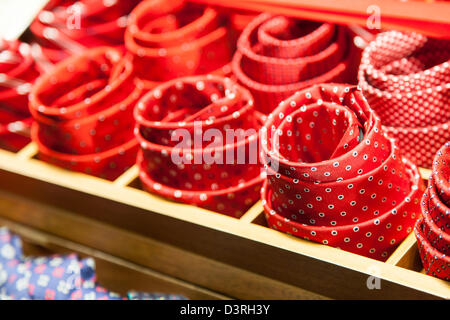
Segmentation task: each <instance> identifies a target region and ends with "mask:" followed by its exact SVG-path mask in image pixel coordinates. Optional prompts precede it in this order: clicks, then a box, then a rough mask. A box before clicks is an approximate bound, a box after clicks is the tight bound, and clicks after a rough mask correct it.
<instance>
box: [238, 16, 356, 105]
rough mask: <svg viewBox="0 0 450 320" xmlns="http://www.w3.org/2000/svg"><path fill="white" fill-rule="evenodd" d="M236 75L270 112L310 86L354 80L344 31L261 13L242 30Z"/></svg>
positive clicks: (348, 39) (344, 29) (347, 38)
mask: <svg viewBox="0 0 450 320" xmlns="http://www.w3.org/2000/svg"><path fill="white" fill-rule="evenodd" d="M237 47H238V50H237V52H236V53H235V55H234V58H233V65H232V68H233V73H234V74H235V76H236V78H237V79H238V81H239V82H240V83H242V84H243V85H244V86H246V87H247V88H249V90H250V91H251V93H252V95H253V96H254V98H255V106H256V107H257V109H258V110H260V111H262V112H264V113H269V112H270V111H271V110H273V109H274V107H275V106H277V105H278V103H279V102H280V101H282V100H284V99H286V98H287V97H289V96H291V95H292V94H293V93H294V92H296V91H298V90H301V89H303V88H306V87H308V86H310V85H313V84H316V83H322V82H332V81H337V82H339V81H343V82H346V81H350V73H351V72H350V71H351V69H352V68H351V58H352V57H353V54H354V50H352V45H351V38H350V34H349V32H348V31H347V29H346V28H344V27H338V26H335V25H332V24H329V23H323V24H322V23H316V22H310V21H303V20H297V19H292V18H287V17H283V16H274V15H270V14H266V13H265V14H261V15H259V16H258V17H257V18H255V19H254V20H253V21H252V22H251V23H250V24H249V25H248V26H247V27H246V28H245V30H244V31H243V32H242V34H241V36H240V38H239V40H238V43H237Z"/></svg>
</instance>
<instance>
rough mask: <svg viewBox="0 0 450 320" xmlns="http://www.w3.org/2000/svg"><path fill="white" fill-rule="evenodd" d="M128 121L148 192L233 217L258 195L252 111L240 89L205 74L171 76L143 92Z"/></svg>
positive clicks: (248, 98)
mask: <svg viewBox="0 0 450 320" xmlns="http://www.w3.org/2000/svg"><path fill="white" fill-rule="evenodd" d="M135 118H136V121H137V127H136V130H135V135H136V137H137V139H138V141H139V143H140V146H141V151H140V153H139V156H138V164H139V167H140V170H141V173H140V178H141V181H142V183H143V185H144V187H145V188H146V189H147V190H149V191H150V192H152V193H156V194H159V195H162V196H164V197H167V198H170V199H173V200H175V201H181V202H184V203H189V204H194V205H197V206H200V207H203V208H206V209H209V210H212V211H216V212H221V213H224V214H227V215H230V216H234V217H239V216H241V215H242V214H243V213H245V211H246V210H247V209H248V208H249V207H250V206H251V205H252V204H253V203H254V202H256V201H257V199H258V198H259V189H260V184H261V182H262V178H261V177H260V174H261V172H260V164H259V161H258V160H259V155H258V152H257V148H258V132H257V131H256V130H255V129H253V128H258V127H259V125H258V118H259V116H258V115H257V113H255V110H254V108H253V98H252V96H251V95H250V93H249V92H248V91H247V90H246V89H244V88H242V87H241V86H239V85H237V84H236V83H234V82H233V81H232V80H230V79H228V78H223V77H218V76H212V75H208V76H198V77H186V78H180V79H175V80H172V81H168V82H166V83H164V84H162V85H160V86H157V87H155V88H154V89H153V90H152V91H150V92H149V93H147V94H146V95H145V96H144V97H143V98H142V99H141V100H140V101H139V103H138V104H137V107H136V109H135ZM233 129H234V130H237V131H232V130H233ZM240 130H242V131H240ZM244 130H251V131H247V132H245V131H244ZM227 131H228V132H231V133H233V134H234V133H236V139H235V138H234V137H233V140H228V139H227V138H226V133H227ZM208 134H211V136H210V137H207V136H208ZM181 137H182V139H180V138H181ZM230 153H231V156H230ZM252 156H253V158H252ZM174 157H175V158H174Z"/></svg>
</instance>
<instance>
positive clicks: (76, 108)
mask: <svg viewBox="0 0 450 320" xmlns="http://www.w3.org/2000/svg"><path fill="white" fill-rule="evenodd" d="M141 93H142V89H141V86H140V85H139V83H138V82H137V81H136V79H134V76H133V64H132V63H131V61H130V60H128V59H125V58H123V56H122V54H121V52H120V51H119V50H117V49H114V48H111V47H99V48H95V49H90V50H87V51H86V52H84V53H83V54H81V55H76V56H72V57H70V58H68V59H66V60H64V61H62V62H60V63H59V64H57V65H56V66H55V67H54V69H53V70H52V71H51V72H49V73H46V74H44V75H43V76H41V77H40V78H39V79H38V80H37V81H36V83H35V85H34V87H33V90H32V92H31V95H30V111H31V113H32V115H33V117H34V119H35V123H34V125H33V127H32V131H31V133H32V138H33V140H34V141H35V142H36V143H37V145H38V148H39V157H40V159H42V160H45V161H48V162H50V163H53V164H56V165H58V166H61V167H64V168H67V169H70V170H74V171H80V172H85V173H88V174H92V175H95V176H100V177H103V178H106V179H115V178H116V177H118V176H119V175H120V174H122V173H123V172H124V171H125V170H126V169H127V168H129V167H131V166H132V165H133V164H134V162H135V158H136V152H137V149H138V146H137V142H136V140H135V139H134V135H133V127H134V120H133V107H134V105H135V103H136V101H137V100H138V99H139V97H140V96H141Z"/></svg>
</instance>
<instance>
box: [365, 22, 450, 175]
mask: <svg viewBox="0 0 450 320" xmlns="http://www.w3.org/2000/svg"><path fill="white" fill-rule="evenodd" d="M449 63H450V41H449V40H438V39H432V38H427V37H425V36H423V35H421V34H417V33H402V32H398V31H390V32H385V33H381V34H379V35H378V36H377V37H376V39H375V40H374V41H372V42H371V43H370V44H369V45H368V46H367V48H366V49H365V50H364V52H363V57H362V61H361V65H360V69H359V74H358V79H359V85H360V86H361V88H362V89H363V91H364V94H365V96H366V97H367V99H368V101H369V103H370V105H371V106H372V108H373V109H374V110H375V111H376V112H377V113H378V114H379V116H380V117H381V119H382V121H383V125H384V130H385V131H386V132H387V133H388V134H389V135H390V136H392V137H394V138H395V139H397V143H398V145H399V147H400V149H402V151H403V153H404V154H405V155H406V156H407V157H408V158H409V159H411V160H412V161H413V162H414V163H416V164H417V165H419V166H422V167H429V165H430V164H431V162H432V161H433V157H434V155H435V153H436V152H437V150H438V149H439V148H440V146H441V145H442V144H444V143H445V142H446V141H448V140H449V139H450V129H449V128H450V65H449Z"/></svg>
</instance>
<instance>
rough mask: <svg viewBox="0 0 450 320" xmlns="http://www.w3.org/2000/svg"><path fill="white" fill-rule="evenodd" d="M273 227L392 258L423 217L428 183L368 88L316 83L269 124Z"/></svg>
mask: <svg viewBox="0 0 450 320" xmlns="http://www.w3.org/2000/svg"><path fill="white" fill-rule="evenodd" d="M263 134H264V136H263V138H262V146H263V148H264V153H265V162H266V163H265V168H266V170H267V173H268V175H267V180H266V182H265V183H264V186H263V188H262V191H261V195H262V201H263V205H264V209H265V214H266V218H267V222H268V224H269V226H270V227H272V228H274V229H277V230H280V231H283V232H286V233H289V234H292V235H295V236H298V237H302V238H305V239H308V240H312V241H316V242H320V243H323V244H327V245H330V246H333V247H338V248H341V249H342V250H345V251H349V252H353V253H357V254H359V255H363V256H367V257H370V258H374V259H377V260H386V259H387V257H388V256H389V255H390V254H391V253H392V252H393V250H394V249H395V248H396V246H397V245H398V244H399V243H400V242H401V241H402V240H403V239H404V238H405V237H406V236H407V235H408V234H409V233H410V232H411V231H412V228H413V226H414V223H415V221H416V220H417V218H419V216H420V203H419V198H420V196H421V193H422V191H421V189H423V183H422V180H421V179H420V176H419V172H418V169H417V168H416V166H415V165H413V164H412V163H411V162H410V161H409V160H407V159H405V158H404V157H402V155H401V152H400V150H399V149H398V148H397V147H396V145H395V142H394V140H393V139H391V138H389V137H388V136H387V135H386V134H385V133H384V132H383V130H382V128H381V121H380V118H378V116H377V115H376V114H375V113H374V112H373V111H372V109H370V107H369V105H368V104H367V102H366V100H365V98H364V97H363V95H362V94H361V92H360V90H359V89H358V88H356V87H355V86H346V85H341V84H328V85H327V84H322V85H315V86H312V87H310V88H307V89H304V90H302V91H299V92H297V93H295V94H294V95H293V96H292V97H290V98H289V99H286V100H284V101H282V102H281V103H280V105H279V106H278V107H277V108H276V109H275V110H274V111H273V112H272V113H271V114H270V115H269V116H268V120H267V122H266V123H265V125H264V127H263Z"/></svg>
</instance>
